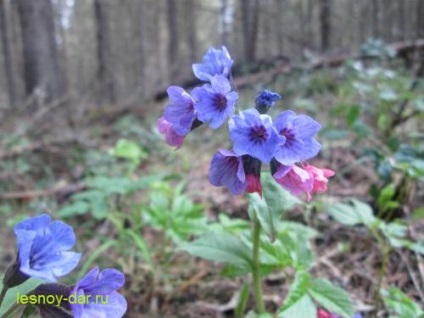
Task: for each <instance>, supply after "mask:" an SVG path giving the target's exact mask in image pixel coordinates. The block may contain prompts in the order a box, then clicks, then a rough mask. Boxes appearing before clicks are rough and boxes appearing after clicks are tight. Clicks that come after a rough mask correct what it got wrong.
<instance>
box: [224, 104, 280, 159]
mask: <svg viewBox="0 0 424 318" xmlns="http://www.w3.org/2000/svg"><path fill="white" fill-rule="evenodd" d="M228 125H229V128H230V139H231V140H232V142H233V149H234V152H235V153H236V154H237V155H238V156H241V155H250V156H252V157H254V158H257V159H259V160H261V161H262V162H265V163H267V162H270V161H271V159H272V158H273V157H274V154H275V150H276V148H277V146H279V145H280V144H282V143H284V141H285V137H284V136H280V135H279V134H278V132H277V130H276V129H275V127H274V126H273V124H272V119H271V117H269V116H268V115H261V114H259V112H258V111H257V110H256V109H249V110H246V111H244V112H243V113H241V115H240V116H237V115H235V116H233V117H232V118H231V119H230V120H229V122H228Z"/></svg>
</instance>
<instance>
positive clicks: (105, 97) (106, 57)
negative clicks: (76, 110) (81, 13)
mask: <svg viewBox="0 0 424 318" xmlns="http://www.w3.org/2000/svg"><path fill="white" fill-rule="evenodd" d="M104 6H105V2H104V1H102V0H94V20H95V25H96V38H97V63H98V65H97V81H98V83H99V85H100V89H99V96H98V101H99V103H100V104H103V103H111V104H114V103H116V94H115V85H114V80H113V77H112V74H111V71H110V66H111V46H110V34H109V25H108V23H107V16H106V11H105V7H104Z"/></svg>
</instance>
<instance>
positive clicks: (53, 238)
mask: <svg viewBox="0 0 424 318" xmlns="http://www.w3.org/2000/svg"><path fill="white" fill-rule="evenodd" d="M14 231H15V234H16V237H17V244H18V262H19V270H20V272H22V273H24V274H26V275H28V276H31V277H37V278H41V279H45V280H48V281H52V282H55V281H56V278H57V277H61V276H64V275H66V274H68V273H69V272H70V271H72V270H73V269H74V268H75V267H76V266H77V265H78V262H79V260H80V258H81V254H79V253H75V252H70V251H69V250H70V249H71V248H72V247H73V246H74V245H75V234H74V231H73V229H72V227H70V226H69V225H67V224H65V223H63V222H61V221H53V222H52V221H51V218H50V216H49V215H47V214H42V215H40V216H36V217H32V218H29V219H26V220H24V221H22V222H20V223H18V224H16V225H15V227H14Z"/></svg>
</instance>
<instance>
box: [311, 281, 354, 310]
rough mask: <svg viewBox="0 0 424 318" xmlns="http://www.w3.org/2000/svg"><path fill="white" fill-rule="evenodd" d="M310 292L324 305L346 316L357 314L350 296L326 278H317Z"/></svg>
mask: <svg viewBox="0 0 424 318" xmlns="http://www.w3.org/2000/svg"><path fill="white" fill-rule="evenodd" d="M309 294H310V295H311V296H312V297H313V298H314V299H315V301H317V302H318V303H319V304H320V305H321V306H322V307H324V308H325V309H327V310H328V311H330V312H332V313H335V314H338V315H340V316H342V317H344V318H352V317H353V315H354V314H355V309H354V307H353V304H352V301H351V299H350V296H349V294H348V293H346V291H344V290H343V289H341V288H340V287H337V286H334V285H333V284H332V283H331V282H329V281H328V280H326V279H315V280H313V281H312V284H311V286H310V289H309Z"/></svg>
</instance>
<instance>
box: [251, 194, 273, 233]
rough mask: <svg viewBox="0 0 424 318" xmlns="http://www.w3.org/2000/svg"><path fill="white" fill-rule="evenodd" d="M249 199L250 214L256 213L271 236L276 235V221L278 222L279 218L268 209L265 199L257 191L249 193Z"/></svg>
mask: <svg viewBox="0 0 424 318" xmlns="http://www.w3.org/2000/svg"><path fill="white" fill-rule="evenodd" d="M248 199H249V215H251V214H252V213H254V214H255V215H256V217H257V218H258V220H259V222H260V223H261V226H262V228H263V229H264V230H265V232H266V233H267V234H269V235H270V236H271V237H275V222H277V220H276V219H275V218H274V216H273V215H272V214H271V212H270V210H269V209H268V205H267V203H266V202H265V199H262V198H261V197H260V196H259V194H257V193H250V194H248Z"/></svg>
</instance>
